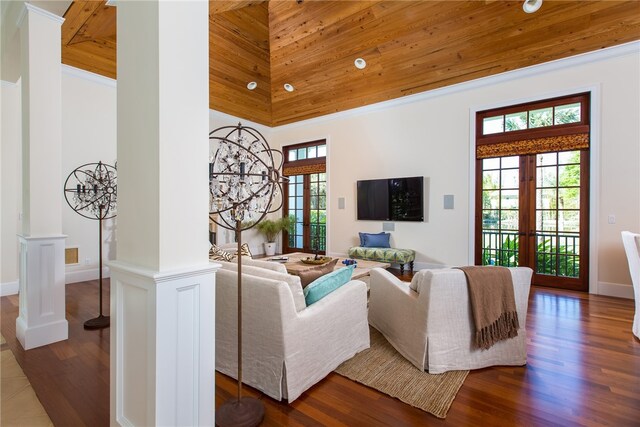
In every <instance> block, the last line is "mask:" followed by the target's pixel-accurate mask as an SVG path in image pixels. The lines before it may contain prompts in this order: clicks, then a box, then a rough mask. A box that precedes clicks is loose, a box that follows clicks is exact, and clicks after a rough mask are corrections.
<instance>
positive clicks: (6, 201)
mask: <svg viewBox="0 0 640 427" xmlns="http://www.w3.org/2000/svg"><path fill="white" fill-rule="evenodd" d="M0 84H1V86H0V103H1V104H0V107H1V113H2V119H1V120H2V122H1V123H2V126H1V127H0V132H1V134H0V138H1V141H2V143H1V144H0V148H1V151H0V162H1V163H0V223H1V231H2V233H1V241H0V285H1V288H2V289H1V291H0V293H4V292H9V293H16V292H17V281H18V238H17V234H18V231H19V230H21V228H22V225H21V223H20V220H19V212H20V209H21V206H22V193H21V190H20V189H21V180H22V175H21V173H20V171H21V167H20V165H21V158H22V154H21V149H20V141H21V138H22V122H21V120H20V112H21V110H22V108H21V105H20V84H19V83H18V84H12V83H7V82H5V81H2V82H1V83H0ZM9 288H10V289H11V290H10V291H6V289H9Z"/></svg>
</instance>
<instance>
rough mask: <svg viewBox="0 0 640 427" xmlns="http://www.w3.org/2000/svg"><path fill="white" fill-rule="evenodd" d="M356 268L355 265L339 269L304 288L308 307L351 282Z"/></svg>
mask: <svg viewBox="0 0 640 427" xmlns="http://www.w3.org/2000/svg"><path fill="white" fill-rule="evenodd" d="M355 267H356V266H355V265H350V266H348V267H345V268H339V269H337V270H335V271H332V272H331V273H329V274H325V275H324V276H320V277H319V278H317V279H316V280H314V281H313V282H311V283H309V284H308V285H307V287H306V288H304V300H305V302H306V303H307V307H308V306H309V305H311V304H313V303H314V302H318V301H320V300H321V299H322V298H324V297H326V296H327V295H329V294H330V293H331V292H333V291H335V290H336V289H338V288H339V287H340V286H342V285H344V284H345V283H347V282H348V281H349V280H351V274H352V273H353V269H354V268H355Z"/></svg>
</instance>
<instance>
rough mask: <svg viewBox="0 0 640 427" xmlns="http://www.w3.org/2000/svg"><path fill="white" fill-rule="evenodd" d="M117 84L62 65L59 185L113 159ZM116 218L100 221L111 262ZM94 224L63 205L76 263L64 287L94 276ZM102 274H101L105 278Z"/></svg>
mask: <svg viewBox="0 0 640 427" xmlns="http://www.w3.org/2000/svg"><path fill="white" fill-rule="evenodd" d="M116 130H117V122H116V85H115V81H114V80H112V79H108V78H104V77H102V76H98V75H95V74H91V73H87V72H84V71H80V70H77V69H75V68H72V67H67V66H63V71H62V175H63V177H62V182H61V183H60V194H62V189H63V185H64V180H65V179H66V178H67V176H68V175H69V174H70V173H71V172H72V171H73V170H74V169H75V168H77V167H78V166H80V165H83V164H85V163H97V162H98V161H102V162H103V163H107V164H110V165H113V164H114V163H115V161H116V158H117V155H116ZM115 221H116V220H115V219H110V220H106V221H104V227H103V230H102V233H103V234H102V237H103V258H104V260H105V261H106V260H112V259H115V248H116V241H115ZM98 230H99V228H98V221H97V220H90V219H87V218H84V217H82V216H80V215H78V214H77V213H75V212H74V211H73V210H72V209H71V208H70V207H69V206H68V205H67V203H66V202H63V206H62V232H63V233H64V234H66V235H67V236H68V237H67V241H66V247H68V248H71V247H77V248H78V261H79V264H78V265H68V266H67V268H66V271H67V283H72V282H77V281H83V280H89V279H92V278H96V277H97V268H98V260H99V256H98V251H99V243H98ZM106 272H107V271H106V270H105V274H106Z"/></svg>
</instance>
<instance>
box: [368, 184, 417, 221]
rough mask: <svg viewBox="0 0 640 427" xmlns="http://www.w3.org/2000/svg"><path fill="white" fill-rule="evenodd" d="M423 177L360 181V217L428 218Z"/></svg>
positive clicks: (374, 218) (397, 219)
mask: <svg viewBox="0 0 640 427" xmlns="http://www.w3.org/2000/svg"><path fill="white" fill-rule="evenodd" d="M423 181H424V179H423V177H421V176H416V177H410V178H391V179H374V180H367V181H358V183H357V187H358V219H359V220H378V221H424V201H423V188H424V186H423Z"/></svg>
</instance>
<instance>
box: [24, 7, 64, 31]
mask: <svg viewBox="0 0 640 427" xmlns="http://www.w3.org/2000/svg"><path fill="white" fill-rule="evenodd" d="M27 12H33V13H36V14H38V15H40V16H44V17H45V18H47V19H50V20H52V21H54V22H57V23H58V24H60V25H62V23H63V22H64V18H63V17H61V16H58V15H56V14H55V13H51V12H49V11H48V10H44V9H41V8H39V7H38V6H34V5H32V4H31V3H26V2H25V4H24V7H23V8H22V10H21V11H20V14H19V15H18V19H17V20H16V25H17V26H18V28H20V27H21V26H22V24H23V22H24V18H25V16H27Z"/></svg>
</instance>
